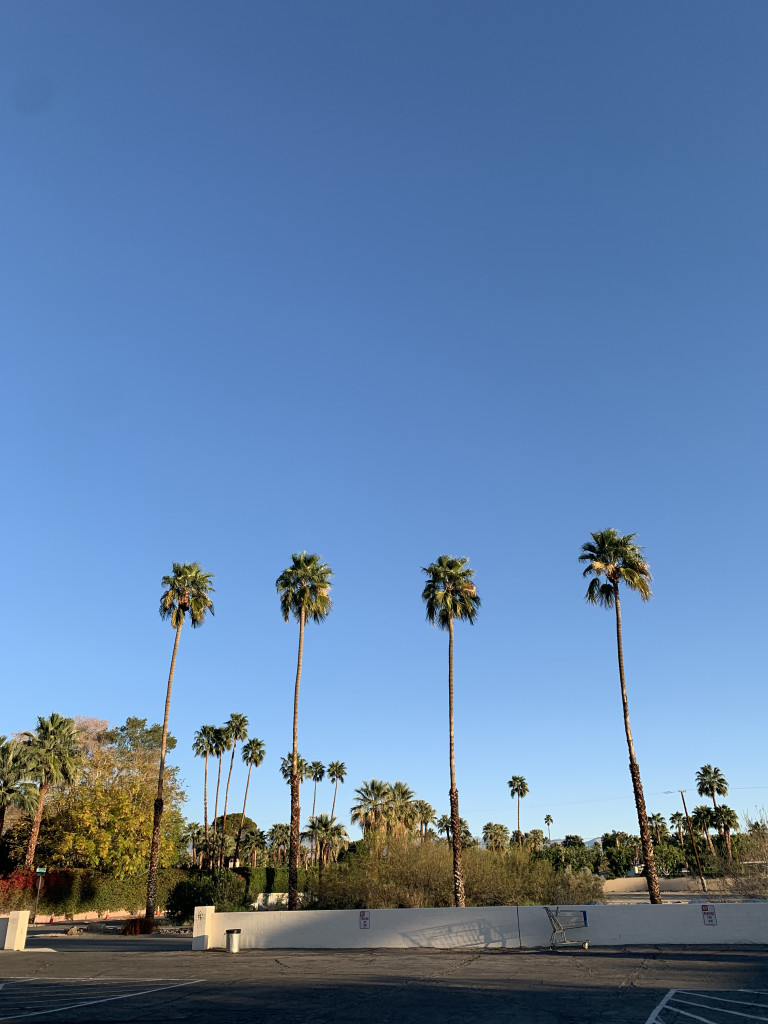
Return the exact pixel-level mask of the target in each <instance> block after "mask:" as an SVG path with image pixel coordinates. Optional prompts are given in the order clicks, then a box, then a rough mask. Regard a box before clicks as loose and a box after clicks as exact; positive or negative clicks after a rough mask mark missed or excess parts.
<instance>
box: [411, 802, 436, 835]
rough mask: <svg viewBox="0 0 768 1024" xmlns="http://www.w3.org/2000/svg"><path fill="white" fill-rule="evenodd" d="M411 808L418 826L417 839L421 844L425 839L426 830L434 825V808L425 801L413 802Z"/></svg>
mask: <svg viewBox="0 0 768 1024" xmlns="http://www.w3.org/2000/svg"><path fill="white" fill-rule="evenodd" d="M413 808H414V811H415V812H416V823H417V824H418V826H419V839H420V842H422V843H423V842H424V841H425V840H426V838H427V829H428V828H429V826H430V825H434V823H435V808H434V807H433V806H432V804H430V803H428V802H427V801H426V800H416V801H414V804H413Z"/></svg>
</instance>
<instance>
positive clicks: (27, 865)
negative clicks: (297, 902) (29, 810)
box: [24, 779, 48, 871]
mask: <svg viewBox="0 0 768 1024" xmlns="http://www.w3.org/2000/svg"><path fill="white" fill-rule="evenodd" d="M47 795H48V783H47V782H46V781H45V779H43V781H42V782H41V783H40V795H39V797H38V801H37V810H36V811H35V816H34V818H33V819H32V831H31V832H30V833H29V842H28V843H27V855H26V857H25V858H24V870H25V871H31V870H32V868H33V867H34V866H35V849H36V847H37V837H38V836H39V835H40V824H41V822H42V820H43V808H44V807H45V798H46V796H47Z"/></svg>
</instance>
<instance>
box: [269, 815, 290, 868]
mask: <svg viewBox="0 0 768 1024" xmlns="http://www.w3.org/2000/svg"><path fill="white" fill-rule="evenodd" d="M267 839H268V841H269V849H270V853H271V854H272V860H273V861H280V863H283V864H284V863H285V860H286V852H287V850H288V844H289V842H290V840H291V826H290V825H289V824H287V823H286V824H277V825H273V826H272V828H271V829H270V830H269V832H268V833H267Z"/></svg>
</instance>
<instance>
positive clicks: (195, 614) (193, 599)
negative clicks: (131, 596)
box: [160, 562, 214, 629]
mask: <svg viewBox="0 0 768 1024" xmlns="http://www.w3.org/2000/svg"><path fill="white" fill-rule="evenodd" d="M213 575H214V574H213V573H212V572H205V571H204V570H203V569H201V568H200V564H199V563H198V562H185V563H183V564H182V563H180V562H174V563H173V575H172V576H163V579H162V586H164V587H165V588H166V589H165V591H164V593H163V596H162V597H161V598H160V617H161V618H163V619H170V620H171V625H172V626H173V627H174V629H177V628H178V627H179V626H180V625H181V624H182V622H183V621H184V618H185V616H186V615H187V613H189V619H190V622H191V623H192V625H193V626H194V627H195V628H196V627H197V626H202V624H203V622H204V621H205V615H206V612H210V613H211V615H213V602H212V601H211V599H210V597H209V596H208V595H209V594H212V593H214V589H213V587H212V586H211V580H212V579H213Z"/></svg>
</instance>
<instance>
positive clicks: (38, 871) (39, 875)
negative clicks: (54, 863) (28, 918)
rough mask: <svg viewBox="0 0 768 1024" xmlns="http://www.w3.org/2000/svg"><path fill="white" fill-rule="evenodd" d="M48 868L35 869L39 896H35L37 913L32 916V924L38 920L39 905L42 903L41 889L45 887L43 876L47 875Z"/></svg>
mask: <svg viewBox="0 0 768 1024" xmlns="http://www.w3.org/2000/svg"><path fill="white" fill-rule="evenodd" d="M46 870H47V868H35V874H36V875H37V895H36V896H35V912H34V914H33V915H32V924H34V923H35V920H36V919H37V905H38V903H39V902H40V889H41V888H42V885H43V876H44V875H45V872H46Z"/></svg>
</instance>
